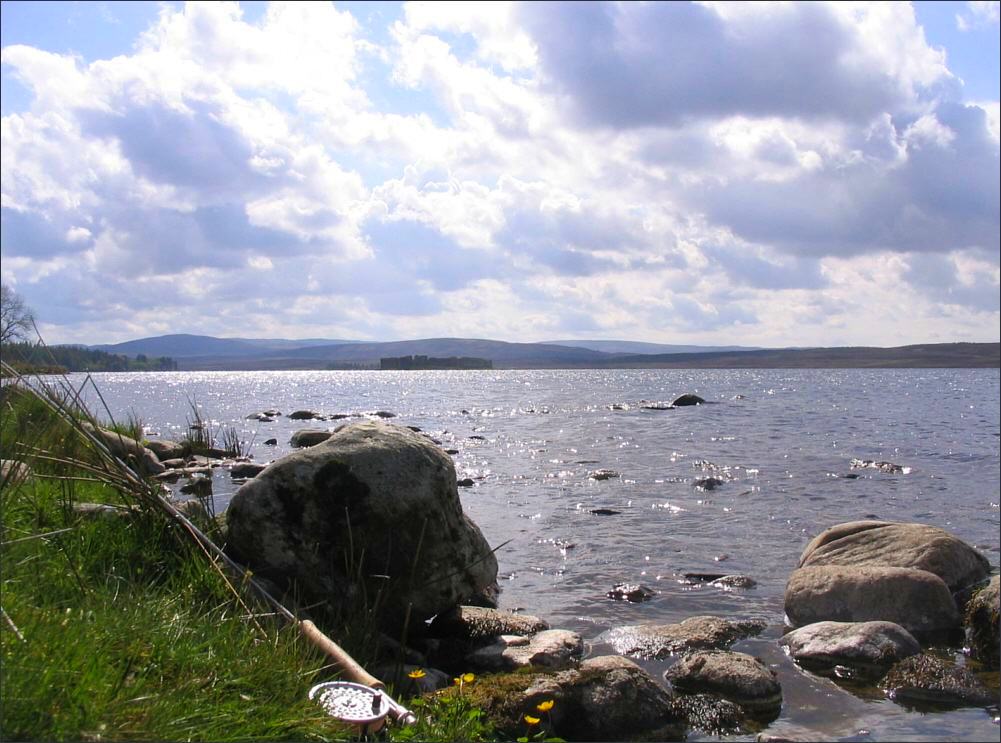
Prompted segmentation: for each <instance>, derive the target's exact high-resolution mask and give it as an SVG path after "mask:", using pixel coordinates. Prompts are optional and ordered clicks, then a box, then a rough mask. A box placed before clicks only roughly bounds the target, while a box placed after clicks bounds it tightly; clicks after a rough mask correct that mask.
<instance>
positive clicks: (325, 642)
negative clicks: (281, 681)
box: [299, 619, 386, 689]
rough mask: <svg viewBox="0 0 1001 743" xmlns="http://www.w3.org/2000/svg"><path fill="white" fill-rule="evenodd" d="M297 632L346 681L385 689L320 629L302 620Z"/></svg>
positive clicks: (306, 620)
mask: <svg viewBox="0 0 1001 743" xmlns="http://www.w3.org/2000/svg"><path fill="white" fill-rule="evenodd" d="M299 631H300V632H301V633H302V636H303V637H305V638H306V639H307V640H309V642H310V643H312V644H313V646H314V647H317V648H319V649H320V650H322V651H323V653H324V654H325V655H326V656H327V657H328V658H330V660H331V661H333V663H334V665H336V666H337V667H338V668H339V669H340V671H341V674H342V675H343V676H344V678H345V679H347V680H348V681H353V682H354V683H356V684H362V685H364V686H371V687H372V688H374V689H385V688H386V685H385V684H384V683H382V682H381V681H380V680H379V679H377V678H376V677H375V676H373V675H372V674H370V673H369V672H368V671H366V670H365V669H364V668H362V667H361V666H360V665H359V664H358V661H356V660H355V659H354V658H352V657H351V656H350V655H348V654H347V653H346V652H344V649H343V648H342V647H341V646H340V645H338V644H337V643H336V642H334V641H333V640H331V639H330V638H329V637H327V636H326V635H325V634H323V633H322V632H321V631H320V629H319V628H318V627H317V626H316V625H315V624H313V623H312V622H311V621H309V620H308V619H304V620H302V621H301V622H299Z"/></svg>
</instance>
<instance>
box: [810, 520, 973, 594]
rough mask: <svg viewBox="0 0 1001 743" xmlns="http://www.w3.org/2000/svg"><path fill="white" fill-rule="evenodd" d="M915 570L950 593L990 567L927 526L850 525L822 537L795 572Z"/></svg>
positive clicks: (961, 543) (948, 536)
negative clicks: (939, 582) (938, 580)
mask: <svg viewBox="0 0 1001 743" xmlns="http://www.w3.org/2000/svg"><path fill="white" fill-rule="evenodd" d="M821 565H838V566H841V567H849V566H851V567H892V568H915V569H917V570H926V571H928V572H929V573H932V574H934V575H937V576H938V577H939V578H941V579H942V580H943V581H945V584H946V585H947V586H948V587H949V590H950V591H952V592H953V593H955V592H956V591H959V590H961V589H963V588H966V587H968V586H971V585H973V584H975V583H978V582H980V581H982V580H984V579H985V578H986V577H987V576H988V575H990V570H991V566H990V562H988V560H987V558H986V557H984V556H983V555H982V554H980V553H979V552H978V551H977V550H976V549H974V548H973V547H971V546H970V545H968V544H966V542H964V541H962V540H961V539H959V538H957V537H955V536H953V535H952V534H950V533H949V532H947V531H945V530H944V529H939V528H938V527H935V526H928V525H927V524H902V523H894V522H891V521H851V522H848V523H845V524H838V525H837V526H832V527H831V528H830V529H827V530H825V531H823V532H821V533H820V534H819V535H817V536H816V537H814V539H813V540H812V541H811V542H810V543H809V544H808V545H807V546H806V549H804V550H803V554H802V555H801V556H800V559H799V567H801V568H805V567H817V566H821Z"/></svg>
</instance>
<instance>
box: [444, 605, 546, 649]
mask: <svg viewBox="0 0 1001 743" xmlns="http://www.w3.org/2000/svg"><path fill="white" fill-rule="evenodd" d="M547 629H549V623H548V622H546V621H545V620H543V619H539V617H533V616H531V615H530V614H513V613H511V612H509V611H501V610H499V609H487V608H483V607H478V606H457V607H455V608H454V609H452V610H450V611H447V612H443V613H441V614H439V615H438V616H436V617H435V618H434V621H433V622H431V626H430V627H429V628H428V633H429V634H430V635H431V636H432V637H450V638H456V639H460V640H471V641H473V642H482V641H486V640H490V639H492V638H494V637H498V636H500V635H534V634H535V633H537V632H542V631H543V630H547Z"/></svg>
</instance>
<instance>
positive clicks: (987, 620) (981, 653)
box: [966, 575, 1001, 669]
mask: <svg viewBox="0 0 1001 743" xmlns="http://www.w3.org/2000/svg"><path fill="white" fill-rule="evenodd" d="M999 581H1001V578H999V577H998V576H996V575H995V576H994V577H993V578H991V580H990V583H988V584H987V585H986V586H985V587H984V588H982V589H980V590H979V591H977V592H976V593H975V594H974V595H973V599H971V601H970V603H969V604H967V606H966V636H967V639H968V641H969V646H970V655H971V656H973V657H974V658H976V659H977V660H979V661H980V662H981V663H983V664H984V665H985V666H987V667H988V668H991V669H997V667H998V665H999V661H1001V657H999V656H1001V647H999V640H1001V630H999V626H998V614H999V612H1001V596H999V588H1001V585H999Z"/></svg>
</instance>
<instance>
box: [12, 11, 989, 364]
mask: <svg viewBox="0 0 1001 743" xmlns="http://www.w3.org/2000/svg"><path fill="white" fill-rule="evenodd" d="M995 5H996V4H995ZM963 12H964V13H967V14H972V13H979V15H977V16H976V17H977V18H982V19H983V18H986V19H987V20H988V21H989V20H990V13H991V9H990V7H988V8H980V9H973V8H972V6H971V8H970V9H968V10H964V11H963ZM386 15H387V16H392V17H391V18H389V20H382V21H378V22H380V23H382V24H383V25H381V26H372V25H371V24H372V23H375V22H377V21H375V20H372V19H373V18H381V17H382V16H381V14H376V15H372V16H370V18H369V20H368V23H369V25H365V24H364V23H362V22H361V21H360V20H359V18H358V17H356V15H355V14H354V13H353V12H352V10H342V9H341V8H339V7H338V6H335V5H333V4H330V3H288V4H286V3H272V4H270V5H269V6H268V8H267V9H266V11H265V12H264V14H263V15H262V16H261V17H260V18H259V19H257V20H254V21H253V22H251V21H248V20H247V18H246V17H245V16H244V14H243V12H242V10H241V8H240V7H239V6H238V5H236V4H232V3H188V4H187V5H185V6H184V7H183V8H181V9H177V8H174V7H171V6H165V7H164V8H163V9H162V10H161V11H160V14H159V16H158V18H157V20H156V22H155V23H154V24H153V25H152V26H151V27H150V28H149V29H148V30H147V31H146V32H145V33H144V34H143V35H142V36H140V37H139V38H138V39H136V40H135V43H134V45H133V47H132V49H131V50H130V51H127V52H125V53H123V54H122V55H121V56H118V57H114V58H112V59H100V60H93V61H86V60H84V59H82V58H79V57H73V56H70V55H67V54H61V53H59V52H58V50H44V49H39V48H34V47H32V46H29V45H19V46H10V47H6V48H4V49H3V51H2V55H3V64H4V68H5V71H6V72H8V73H9V74H10V75H11V76H12V77H13V78H14V79H16V80H17V81H19V82H20V84H22V85H24V86H25V87H26V88H27V89H28V90H30V92H31V104H30V108H28V109H26V110H15V111H13V112H12V113H10V114H9V115H8V116H5V117H4V118H3V121H2V134H3V137H2V155H3V157H2V162H0V173H2V219H0V224H2V232H3V234H2V249H3V257H4V260H3V266H2V273H3V277H4V280H5V281H9V282H13V283H15V284H16V285H17V288H18V291H19V293H22V294H23V295H24V296H25V297H26V299H27V300H28V301H29V303H32V304H33V305H36V311H37V312H38V314H39V315H40V317H42V318H44V320H45V322H47V323H48V325H46V326H43V327H44V328H45V329H46V330H47V331H50V332H52V333H54V334H55V335H54V337H53V340H57V341H58V340H67V341H82V342H89V341H95V342H96V341H101V340H118V339H124V338H127V337H134V336H138V335H150V334H155V333H158V332H180V331H187V332H205V333H211V334H215V335H235V334H240V335H244V336H247V335H253V334H255V333H259V334H261V335H269V336H281V335H285V336H292V337H296V336H298V337H301V336H306V335H309V336H331V337H357V338H375V339H382V338H405V337H420V336H425V337H426V336H441V335H460V336H462V335H465V336H472V335H476V336H481V337H496V338H505V339H511V340H525V339H528V340H534V339H541V338H545V337H553V336H554V335H560V336H566V335H574V334H581V335H589V336H592V337H600V336H605V337H623V338H632V339H637V340H660V341H664V342H672V341H677V342H685V341H689V342H705V343H711V342H719V343H734V342H740V343H745V344H760V345H768V344H771V345H805V344H809V343H818V344H820V343H823V344H828V343H831V342H838V341H839V340H840V341H841V342H855V341H857V342H862V341H867V342H878V339H877V338H876V337H875V336H874V335H873V334H874V333H875V332H876V331H874V330H873V327H874V324H873V323H872V322H871V321H869V320H868V318H869V317H870V316H874V315H876V314H878V315H879V317H880V318H881V321H882V320H884V319H885V322H886V324H887V327H889V326H892V327H893V329H894V330H893V332H894V333H895V334H896V335H895V336H894V340H897V337H896V336H897V335H901V334H903V335H907V333H910V336H908V337H909V338H910V339H913V340H920V339H921V338H925V337H932V335H933V334H938V335H939V336H941V335H942V334H946V335H947V331H948V327H949V326H948V324H947V323H952V324H953V326H954V327H955V328H957V331H956V332H957V333H958V334H959V335H958V337H963V338H974V337H980V338H981V339H982V337H983V335H984V332H987V333H988V334H989V333H991V332H996V331H997V328H998V317H999V313H998V299H997V286H998V279H997V274H998V252H997V246H998V244H999V234H998V231H999V226H998V225H999V222H1001V218H999V213H998V212H999V206H998V204H999V192H998V179H997V173H998V170H999V163H998V151H999V145H998V123H997V122H998V113H997V112H998V103H997V101H978V102H976V103H972V102H961V101H962V95H961V94H962V83H961V82H960V81H959V80H958V78H956V77H954V76H953V75H952V73H951V72H950V71H949V69H948V66H947V64H946V61H947V60H946V57H945V55H944V53H943V51H942V50H939V49H934V48H932V47H931V46H929V45H928V44H927V42H926V40H925V38H924V33H923V30H922V29H921V27H920V26H919V25H918V24H917V22H916V20H915V16H914V11H913V9H912V8H911V7H910V6H909V5H907V4H903V3H889V4H886V3H884V4H873V5H858V4H842V3H834V4H827V3H788V4H778V3H774V4H743V3H715V2H705V3H692V4H687V3H649V4H641V3H597V2H596V3H581V4H575V3H527V4H520V3H500V2H498V3H491V4H489V5H486V6H481V5H476V6H472V5H463V4H461V3H443V4H440V3H423V2H421V3H408V4H406V5H404V6H403V7H402V8H401V9H399V12H394V13H387V14H386ZM970 17H971V18H973V16H972V15H971V16H970ZM874 266H876V267H878V269H873V267H874ZM871 270H878V271H880V272H883V275H884V276H892V277H893V279H892V280H893V281H894V282H896V285H898V286H899V287H900V288H901V291H900V292H897V293H896V295H895V296H896V297H897V299H896V300H895V301H898V302H900V303H902V305H901V307H899V308H894V307H888V306H887V303H888V301H889V300H888V299H887V292H886V291H885V287H884V288H883V289H880V288H879V286H878V284H877V282H876V281H875V280H872V281H870V279H869V278H868V277H866V278H865V279H864V280H863V281H861V283H860V279H859V275H860V274H865V272H867V271H871ZM853 282H854V285H853ZM942 308H948V309H947V310H943V309H942ZM887 318H888V319H887ZM907 322H910V323H911V324H912V329H911V330H905V324H906V323H907ZM978 328H979V330H978ZM984 328H987V331H984ZM936 337H937V336H936ZM945 339H949V338H945Z"/></svg>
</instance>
